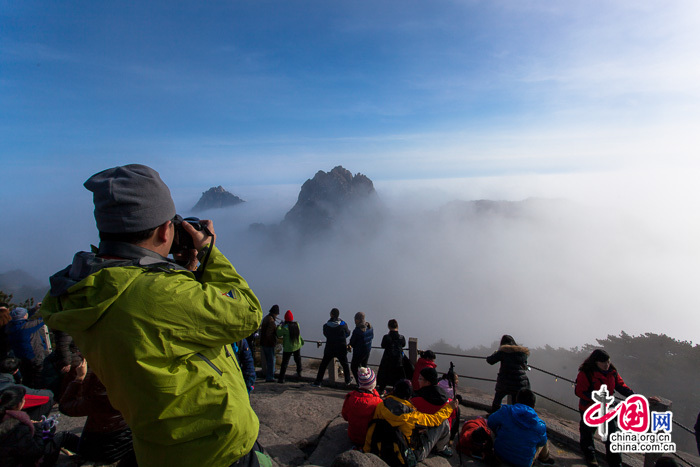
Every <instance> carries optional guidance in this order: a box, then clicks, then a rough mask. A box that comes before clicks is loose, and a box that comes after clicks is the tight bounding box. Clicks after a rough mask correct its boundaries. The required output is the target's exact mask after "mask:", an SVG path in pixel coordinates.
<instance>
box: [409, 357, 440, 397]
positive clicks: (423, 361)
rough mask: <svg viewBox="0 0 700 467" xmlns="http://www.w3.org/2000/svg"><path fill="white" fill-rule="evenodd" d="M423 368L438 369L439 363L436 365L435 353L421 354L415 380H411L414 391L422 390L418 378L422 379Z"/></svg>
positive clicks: (414, 373)
mask: <svg viewBox="0 0 700 467" xmlns="http://www.w3.org/2000/svg"><path fill="white" fill-rule="evenodd" d="M423 368H437V363H435V352H433V351H432V350H425V351H423V352H420V358H419V359H418V361H417V362H416V368H415V370H413V379H412V380H411V383H412V384H413V390H414V391H417V390H419V389H420V388H421V386H420V381H418V378H419V377H420V372H421V371H423ZM436 371H437V370H436Z"/></svg>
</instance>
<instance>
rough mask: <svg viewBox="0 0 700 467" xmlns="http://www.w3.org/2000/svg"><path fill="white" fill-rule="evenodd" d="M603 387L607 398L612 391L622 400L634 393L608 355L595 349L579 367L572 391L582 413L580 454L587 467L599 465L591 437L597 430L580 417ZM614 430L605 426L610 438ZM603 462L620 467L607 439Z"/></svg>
mask: <svg viewBox="0 0 700 467" xmlns="http://www.w3.org/2000/svg"><path fill="white" fill-rule="evenodd" d="M603 384H605V385H606V386H607V387H608V391H609V393H610V395H612V394H613V393H614V392H615V391H617V392H619V393H620V394H622V395H623V396H625V397H627V396H631V395H632V394H634V391H632V389H630V388H629V387H628V386H627V385H626V384H625V382H624V381H623V380H622V378H621V377H620V375H619V374H618V372H617V369H616V368H615V365H613V364H612V363H610V355H608V353H607V352H606V351H605V350H603V349H596V350H594V351H593V353H591V355H590V356H589V357H588V358H587V359H586V360H585V361H584V362H583V363H582V364H581V366H580V367H579V369H578V376H577V377H576V389H575V392H576V395H577V396H578V397H579V403H578V410H579V412H581V421H580V422H579V433H580V435H581V440H580V445H581V451H583V455H584V457H585V459H586V464H587V465H589V466H596V465H598V461H597V460H596V457H595V447H594V446H593V435H594V434H595V431H596V428H595V427H590V426H588V425H586V423H585V422H584V421H583V413H584V412H585V411H586V409H587V408H588V407H590V406H591V405H593V403H594V402H593V399H592V397H591V396H592V393H593V391H597V390H599V389H600V387H601V386H602V385H603ZM616 428H617V427H616V425H615V423H608V433H609V434H612V433H613V432H614V431H616ZM605 458H606V460H607V462H608V465H609V466H610V467H619V466H621V465H622V456H621V455H620V454H619V453H614V452H611V451H610V435H608V441H607V442H606V443H605Z"/></svg>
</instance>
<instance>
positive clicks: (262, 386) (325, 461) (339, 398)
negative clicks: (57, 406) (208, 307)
mask: <svg viewBox="0 0 700 467" xmlns="http://www.w3.org/2000/svg"><path fill="white" fill-rule="evenodd" d="M312 373H315V371H314V370H311V369H307V370H305V371H304V373H303V377H302V378H301V379H300V380H298V379H297V378H296V376H289V377H288V378H287V382H286V383H284V384H279V383H276V382H271V383H266V382H263V381H257V382H256V384H255V389H254V391H253V393H252V394H251V405H252V406H253V409H254V410H255V412H256V413H257V415H258V418H259V420H260V435H259V441H260V443H261V444H262V446H263V447H264V448H265V450H266V451H267V453H268V454H269V455H270V456H271V457H272V458H273V461H274V462H275V465H276V466H279V467H284V466H328V467H330V466H334V467H382V466H386V464H385V463H384V462H383V461H381V460H380V459H379V458H378V457H376V456H374V455H372V454H364V453H361V452H359V451H353V450H352V448H353V447H352V444H351V443H350V441H349V440H348V437H347V422H346V421H345V420H343V417H342V416H341V415H340V411H341V408H342V406H343V401H344V399H345V394H347V393H348V392H349V390H347V389H344V388H343V387H341V386H342V385H340V384H338V385H333V384H330V383H328V384H327V383H326V382H324V385H323V386H321V387H320V388H314V387H311V386H310V384H309V383H310V382H311V381H312ZM458 393H459V394H460V395H461V396H462V397H463V401H462V407H461V417H462V418H461V420H460V422H462V423H463V422H464V420H466V419H471V418H475V417H478V416H485V415H486V409H487V408H488V407H490V406H491V401H492V400H493V395H492V394H491V393H486V392H483V391H480V390H477V389H474V388H470V387H468V386H466V385H465V386H460V387H459V389H458ZM536 410H537V413H538V414H539V415H540V417H541V418H542V419H543V420H544V421H545V422H546V423H547V430H548V437H549V440H550V443H551V453H552V455H553V456H554V457H555V460H556V464H555V465H556V466H570V467H579V466H580V467H585V465H586V464H585V462H584V460H583V456H582V455H581V454H580V452H579V448H578V442H579V434H578V422H577V421H571V420H565V419H562V418H561V417H558V416H555V415H552V414H551V413H549V412H547V411H546V410H540V409H536ZM84 420H85V419H84V418H71V417H67V416H64V415H62V416H61V418H60V425H59V430H68V431H72V432H74V433H76V434H78V435H79V434H80V430H81V428H82V425H83V423H84ZM597 448H598V450H599V459H600V460H603V459H604V448H603V445H602V443H599V442H598V443H597ZM681 455H682V456H683V458H684V459H687V460H688V461H689V462H691V463H693V464H694V465H699V466H700V458H698V457H697V456H693V455H691V454H688V453H682V454H681ZM623 462H624V464H625V465H629V466H631V467H643V465H644V461H643V457H642V456H641V455H633V456H630V455H627V454H625V455H623ZM679 464H681V465H684V464H682V463H681V462H679ZM58 465H60V466H64V467H65V466H73V465H76V464H75V463H73V462H72V461H71V460H70V459H69V458H68V456H65V455H62V456H61V460H60V463H59V464H58ZM83 465H94V464H89V463H88V464H83ZM418 465H420V466H429V467H440V466H442V467H447V466H460V465H482V466H485V465H486V464H485V463H483V462H480V461H478V460H475V459H471V458H469V457H467V456H464V455H463V456H461V460H460V455H459V453H458V452H457V451H456V450H455V453H454V455H453V456H452V458H450V459H445V458H443V457H439V456H431V457H429V458H427V459H426V460H425V461H423V462H421V463H420V464H418ZM535 465H538V463H537V462H535ZM601 465H605V464H604V463H601Z"/></svg>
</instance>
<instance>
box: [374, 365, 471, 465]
mask: <svg viewBox="0 0 700 467" xmlns="http://www.w3.org/2000/svg"><path fill="white" fill-rule="evenodd" d="M411 394H412V390H411V381H409V380H407V379H402V380H399V381H398V382H397V383H396V384H395V385H394V390H393V392H392V393H391V395H389V396H388V397H387V398H386V399H385V400H384V401H383V402H382V403H381V404H379V405H378V406H377V409H376V410H375V411H374V418H373V419H372V422H370V426H369V428H368V429H367V437H366V439H365V447H364V452H372V453H375V454H376V453H379V454H378V455H379V456H380V457H381V458H382V460H383V461H384V462H386V463H387V464H389V465H405V464H406V462H407V460H410V459H414V460H415V462H420V461H422V460H423V459H425V458H426V457H428V454H430V452H431V451H432V450H433V448H435V450H437V451H438V454H441V455H445V454H446V453H445V451H444V450H445V448H446V447H447V445H448V443H449V438H450V426H449V422H448V421H447V420H448V419H449V418H450V415H452V411H453V410H454V409H455V408H456V407H457V401H455V400H452V401H450V402H449V403H447V404H446V405H445V406H444V407H442V408H441V409H440V410H438V411H437V412H436V413H434V414H427V413H423V412H419V411H418V410H417V409H416V408H415V407H414V406H413V404H411V402H410V401H409V399H410V398H411ZM383 422H386V423H383ZM387 424H388V425H387ZM388 426H390V427H391V429H389V428H388ZM399 435H401V436H399ZM402 438H405V441H406V445H407V446H408V447H409V448H410V449H409V450H408V451H406V450H405V449H401V448H399V449H398V451H399V453H401V454H403V455H402V456H401V457H403V459H396V457H394V456H391V453H392V452H394V453H396V452H397V450H396V449H393V448H392V449H386V447H387V446H386V444H387V443H391V444H396V443H398V444H402V443H401V439H402ZM392 440H395V441H392ZM382 446H384V449H382ZM450 454H451V453H450ZM387 456H391V457H388V458H387Z"/></svg>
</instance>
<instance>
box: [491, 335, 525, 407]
mask: <svg viewBox="0 0 700 467" xmlns="http://www.w3.org/2000/svg"><path fill="white" fill-rule="evenodd" d="M529 355H530V350H529V349H528V348H527V347H524V346H522V345H518V344H517V343H516V342H515V339H513V336H511V335H508V334H504V335H503V337H501V344H500V346H499V347H498V350H497V351H495V352H494V353H493V355H490V356H488V357H486V362H487V363H488V364H489V365H495V364H496V363H498V362H501V368H500V369H499V370H498V377H497V378H496V395H495V396H494V398H493V404H491V412H492V413H493V412H495V411H497V410H498V409H500V408H501V402H502V401H503V398H504V397H505V396H512V397H513V400H514V401H515V395H516V394H517V393H518V391H520V390H521V389H530V380H529V379H528V377H527V370H528V366H527V357H528V356H529Z"/></svg>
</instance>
